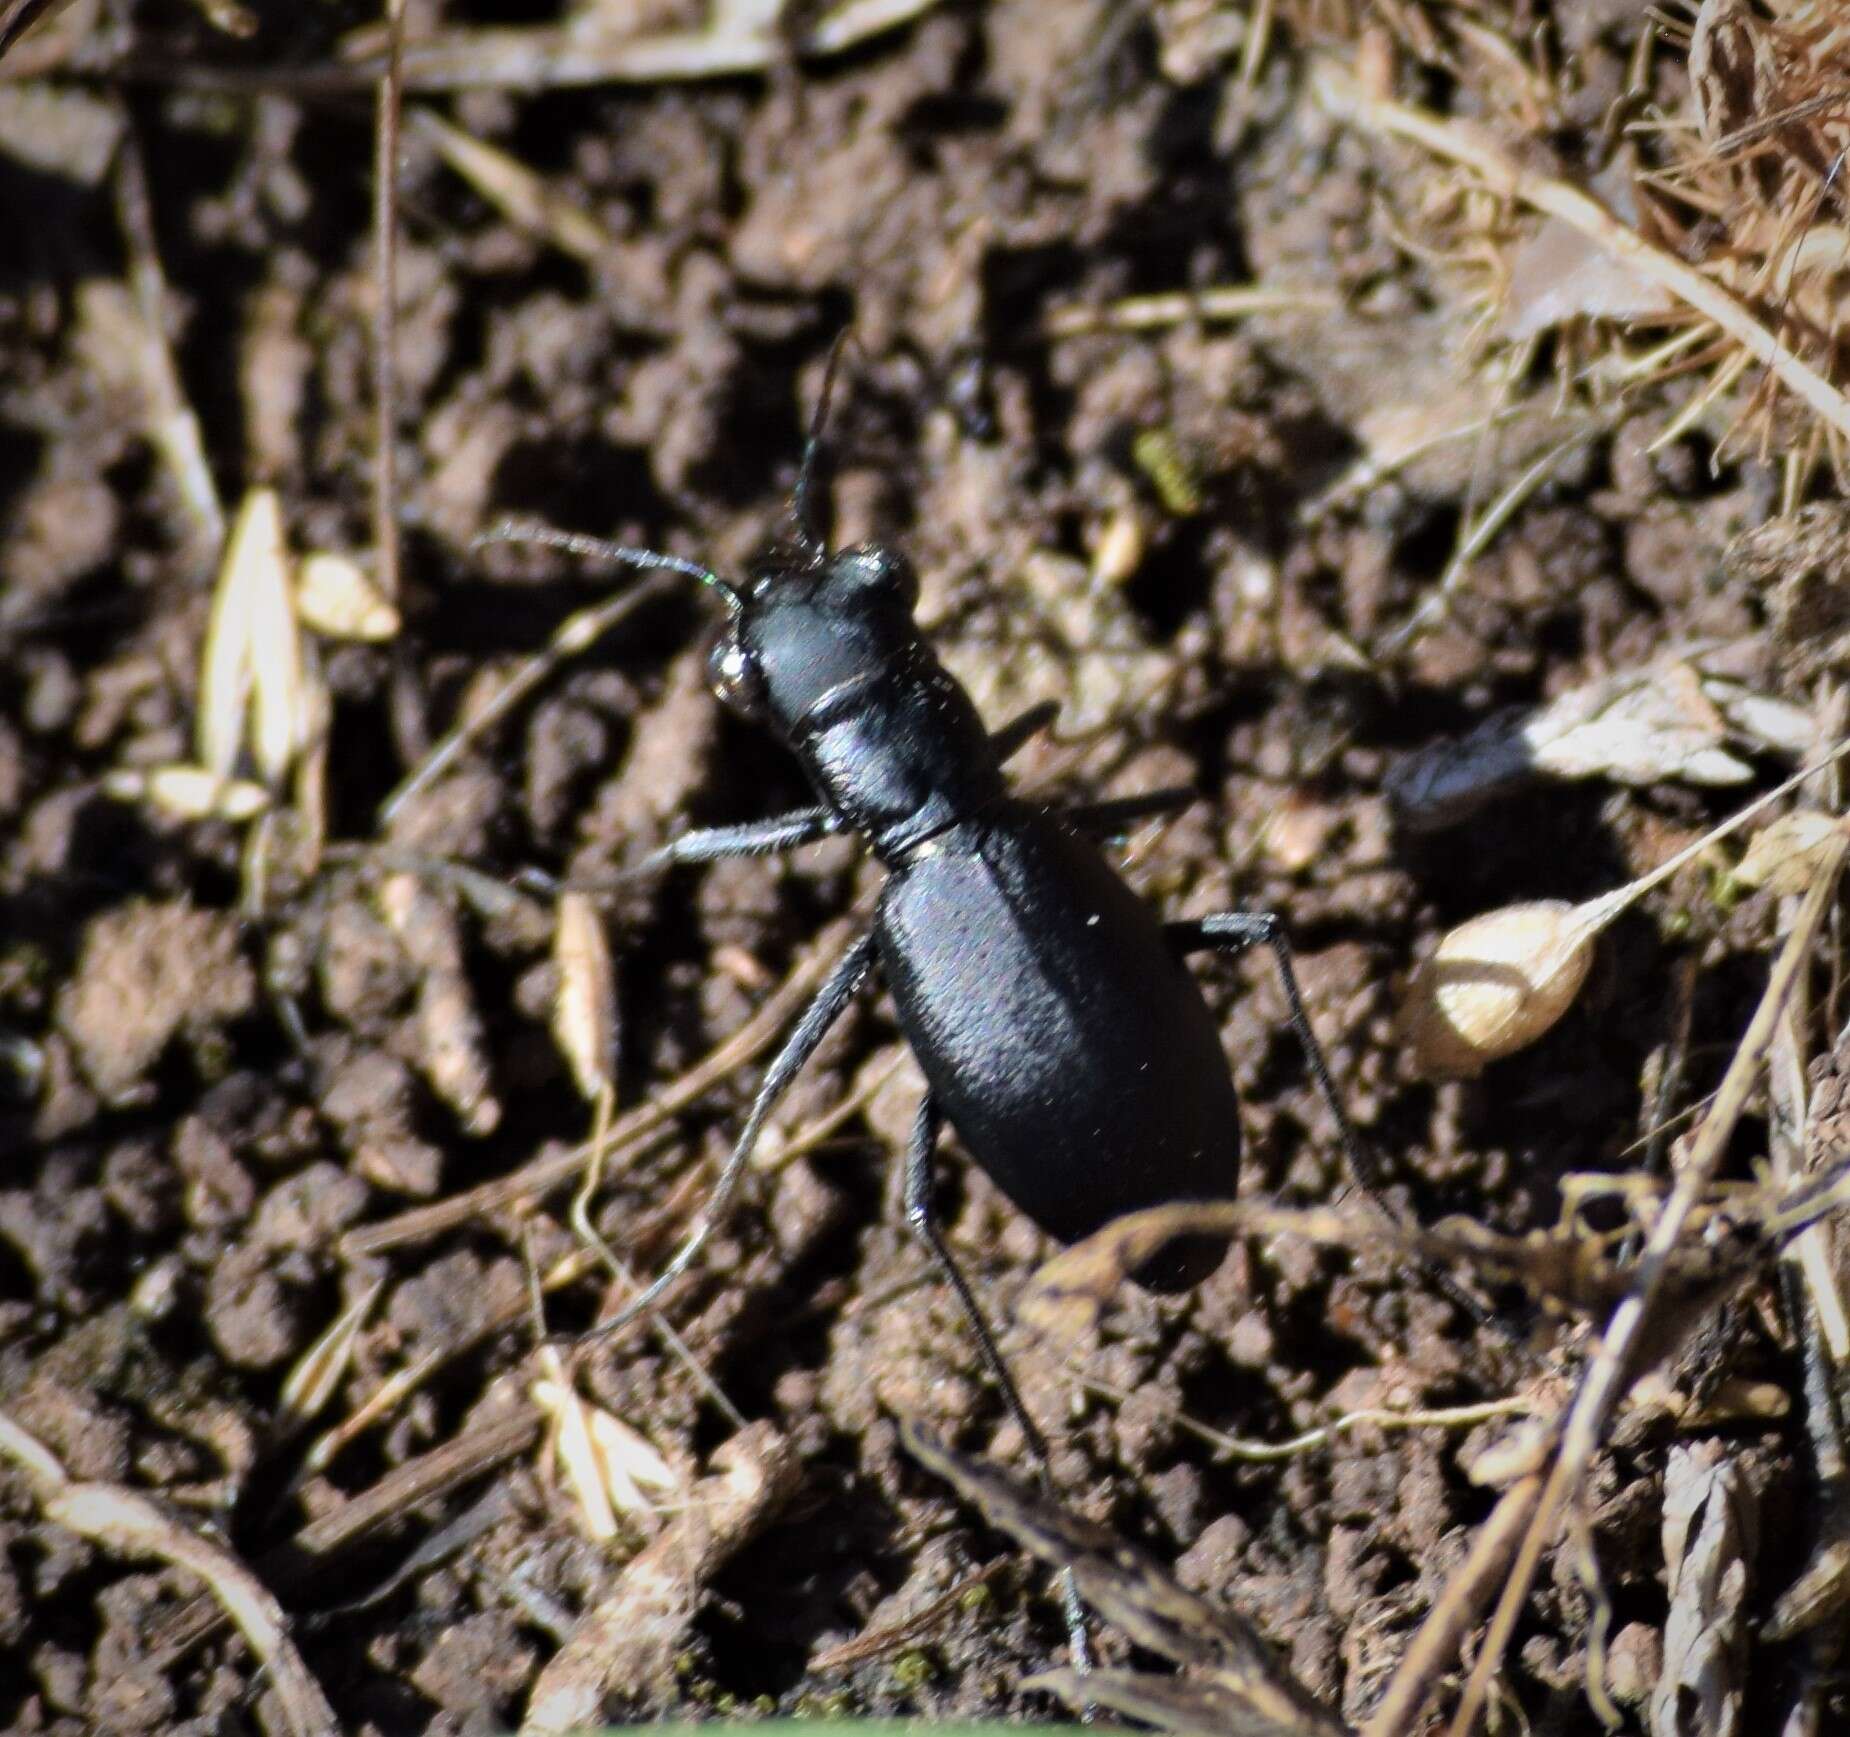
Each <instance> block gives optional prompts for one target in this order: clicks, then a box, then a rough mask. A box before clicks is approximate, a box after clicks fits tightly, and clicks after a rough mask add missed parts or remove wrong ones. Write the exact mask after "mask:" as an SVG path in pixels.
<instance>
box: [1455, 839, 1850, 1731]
mask: <svg viewBox="0 0 1850 1737" xmlns="http://www.w3.org/2000/svg"><path fill="white" fill-rule="evenodd" d="M1845 848H1846V846H1845V841H1844V840H1842V839H1839V840H1838V841H1837V843H1836V846H1835V848H1834V849H1833V850H1832V851H1831V852H1830V854H1829V858H1828V860H1827V862H1826V863H1825V864H1824V865H1822V866H1821V868H1820V870H1819V873H1818V877H1817V879H1816V880H1815V881H1814V882H1813V883H1812V887H1811V891H1810V892H1809V893H1808V894H1807V895H1806V897H1805V902H1804V904H1803V905H1802V906H1801V907H1800V908H1799V911H1798V914H1797V916H1796V918H1795V919H1794V922H1793V926H1792V930H1791V933H1790V934H1789V935H1788V936H1787V938H1786V944H1785V946H1784V948H1783V949H1782V951H1781V953H1780V956H1779V959H1778V961H1777V962H1776V963H1775V965H1774V967H1773V972H1772V975H1771V977H1770V978H1769V980H1768V982H1767V987H1766V992H1765V994H1764V995H1763V996H1762V997H1761V1001H1760V1006H1759V1008H1758V1009H1757V1010H1756V1011H1755V1014H1754V1017H1753V1020H1752V1021H1751V1022H1750V1024H1749V1025H1748V1028H1747V1032H1746V1034H1745V1035H1744V1036H1743V1037H1742V1039H1741V1044H1740V1047H1739V1049H1737V1050H1736V1051H1735V1055H1734V1059H1733V1060H1732V1061H1731V1062H1730V1063H1729V1066H1728V1070H1727V1072H1726V1074H1725V1075H1724V1076H1723V1079H1722V1083H1721V1086H1720V1089H1719V1090H1718V1091H1717V1093H1716V1096H1715V1102H1714V1104H1713V1105H1712V1106H1711V1108H1710V1111H1709V1114H1708V1116H1707V1118H1706V1119H1705V1120H1704V1122H1703V1124H1702V1127H1701V1129H1700V1131H1699V1132H1698V1134H1697V1135H1696V1138H1695V1141H1694V1143H1693V1145H1692V1146H1691V1148H1690V1152H1689V1156H1688V1158H1687V1159H1686V1160H1685V1162H1684V1165H1683V1168H1682V1169H1681V1171H1680V1172H1679V1174H1678V1176H1677V1181H1676V1186H1675V1188H1674V1189H1673V1191H1672V1193H1671V1196H1670V1199H1669V1200H1668V1201H1667V1202H1666V1204H1665V1207H1664V1211H1663V1214H1662V1216H1661V1217H1660V1218H1659V1219H1658V1221H1657V1224H1656V1226H1655V1227H1654V1228H1653V1230H1652V1233H1651V1236H1650V1239H1649V1241H1648V1242H1647V1243H1646V1244H1645V1248H1644V1252H1643V1255H1642V1256H1641V1258H1640V1260H1639V1263H1638V1272H1637V1276H1636V1279H1635V1281H1634V1283H1633V1286H1632V1289H1631V1290H1630V1292H1629V1293H1628V1294H1627V1296H1626V1298H1625V1300H1624V1301H1623V1302H1621V1303H1620V1304H1619V1306H1618V1307H1617V1308H1616V1309H1615V1310H1614V1311H1613V1313H1612V1316H1611V1318H1610V1320H1609V1321H1608V1322H1607V1324H1606V1330H1605V1333H1604V1334H1603V1336H1602V1340H1601V1345H1600V1351H1599V1355H1598V1357H1597V1358H1596V1359H1595V1360H1594V1362H1593V1363H1592V1365H1591V1366H1590V1367H1589V1368H1588V1371H1587V1373H1586V1376H1585V1377H1584V1378H1583V1380H1582V1381H1581V1384H1580V1388H1579V1391H1578V1392H1577V1393H1576V1395H1575V1398H1574V1403H1573V1406H1572V1408H1571V1409H1570V1411H1569V1413H1568V1418H1567V1422H1566V1424H1565V1426H1564V1428H1563V1432H1562V1442H1561V1449H1560V1452H1559V1454H1558V1455H1557V1457H1556V1460H1555V1464H1554V1467H1553V1469H1552V1471H1551V1472H1550V1473H1549V1477H1548V1482H1547V1485H1546V1487H1545V1488H1544V1490H1543V1492H1542V1499H1541V1502H1540V1504H1539V1506H1538V1509H1537V1512H1536V1515H1535V1519H1534V1520H1533V1522H1532V1523H1531V1524H1530V1527H1529V1533H1528V1536H1527V1537H1526V1538H1525V1539H1524V1540H1523V1547H1522V1550H1521V1551H1520V1553H1519V1554H1518V1556H1517V1559H1516V1563H1515V1565H1514V1567H1513V1568H1512V1570H1511V1572H1510V1578H1509V1583H1508V1585H1507V1586H1506V1587H1505V1589H1504V1594H1503V1598H1502V1600H1501V1601H1500V1602H1499V1604H1498V1606H1497V1611H1496V1615H1495V1616H1494V1617H1493V1618H1492V1620H1491V1628H1490V1633H1489V1635H1488V1636H1487V1637H1486V1639H1485V1642H1484V1647H1483V1650H1482V1652H1481V1653H1480V1654H1479V1655H1478V1661H1477V1665H1476V1667H1475V1668H1474V1669H1473V1671H1472V1673H1471V1677H1470V1680H1469V1681H1468V1683H1467V1684H1466V1686H1465V1694H1464V1698H1463V1701H1462V1702H1461V1704H1460V1706H1459V1708H1458V1712H1457V1716H1456V1717H1455V1718H1454V1719H1453V1721H1452V1725H1451V1731H1452V1737H1469V1734H1470V1732H1471V1731H1472V1729H1473V1728H1474V1727H1475V1725H1476V1723H1477V1719H1478V1715H1479V1713H1480V1712H1481V1711H1482V1710H1483V1707H1484V1702H1485V1700H1486V1698H1487V1696H1488V1695H1489V1692H1490V1687H1491V1683H1492V1681H1493V1679H1494V1678H1495V1676H1496V1673H1497V1672H1498V1671H1499V1670H1500V1669H1501V1667H1502V1662H1503V1655H1504V1652H1505V1650H1506V1648H1507V1647H1508V1645H1509V1640H1510V1636H1511V1634H1512V1633H1513V1631H1514V1629H1515V1625H1516V1619H1517V1616H1518V1614H1519V1613H1520V1611H1521V1609H1522V1606H1523V1603H1524V1601H1525V1600H1526V1599H1527V1598H1528V1595H1529V1588H1530V1587H1531V1586H1532V1585H1533V1584H1534V1581H1535V1575H1536V1571H1537V1569H1538V1568H1539V1567H1540V1565H1541V1556H1542V1552H1543V1550H1544V1549H1546V1548H1547V1545H1548V1542H1549V1540H1550V1539H1551V1538H1552V1537H1553V1535H1554V1532H1555V1529H1556V1527H1557V1526H1558V1524H1559V1522H1560V1519H1561V1515H1562V1513H1563V1511H1564V1510H1565V1509H1566V1507H1567V1505H1568V1504H1569V1503H1570V1502H1571V1501H1572V1500H1573V1499H1574V1497H1575V1495H1576V1494H1577V1493H1578V1492H1579V1490H1580V1487H1581V1483H1582V1480H1583V1479H1584V1478H1585V1476H1586V1473H1587V1469H1588V1467H1589V1466H1590V1465H1591V1463H1592V1459H1593V1455H1594V1453H1595V1452H1596V1451H1597V1450H1598V1447H1599V1443H1600V1441H1601V1440H1602V1439H1603V1437H1604V1434H1605V1428H1606V1424H1607V1421H1608V1420H1609V1418H1610V1417H1611V1415H1612V1412H1613V1409H1614V1408H1615V1407H1616V1406H1617V1405H1618V1403H1619V1400H1620V1399H1621V1397H1623V1395H1624V1393H1625V1390H1626V1388H1627V1387H1628V1386H1629V1385H1630V1384H1631V1381H1632V1379H1633V1378H1634V1377H1635V1376H1636V1375H1637V1374H1638V1373H1640V1370H1639V1366H1638V1365H1639V1356H1640V1352H1641V1350H1642V1349H1643V1347H1644V1345H1645V1344H1646V1341H1647V1336H1648V1334H1649V1332H1650V1330H1651V1329H1652V1327H1653V1325H1654V1323H1653V1319H1652V1317H1653V1312H1654V1310H1655V1308H1656V1305H1657V1302H1658V1298H1659V1293H1660V1291H1661V1290H1662V1289H1663V1286H1664V1281H1665V1279H1666V1277H1667V1276H1668V1274H1669V1272H1670V1270H1671V1266H1672V1263H1673V1261H1674V1258H1675V1255H1676V1252H1677V1248H1678V1245H1679V1243H1680V1241H1681V1239H1682V1236H1683V1233H1684V1229H1685V1227H1686V1226H1687V1224H1688V1222H1689V1219H1690V1215H1691V1213H1692V1212H1693V1210H1694V1208H1695V1205H1696V1202H1697V1200H1698V1198H1699V1196H1700V1195H1701V1194H1702V1192H1703V1190H1704V1189H1706V1188H1707V1186H1708V1185H1709V1182H1710V1180H1711V1179H1712V1178H1713V1176H1714V1173H1715V1169H1716V1166H1717V1165H1718V1164H1719V1163H1720V1162H1721V1157H1722V1153H1723V1151H1724V1149H1725V1147H1726V1145H1727V1141H1728V1139H1729V1137H1730V1135H1732V1133H1733V1131H1734V1126H1735V1122H1736V1120H1737V1119H1738V1118H1739V1116H1740V1113H1741V1110H1742V1108H1743V1107H1744V1106H1745V1104H1746V1101H1747V1096H1748V1093H1749V1091H1750V1090H1751V1089H1752V1085H1753V1081H1754V1079H1755V1078H1756V1077H1757V1075H1758V1073H1759V1070H1760V1064H1761V1061H1762V1060H1763V1059H1764V1057H1765V1055H1766V1052H1767V1049H1768V1047H1769V1046H1770V1045H1771V1043H1772V1040H1773V1035H1774V1030H1775V1027H1776V1025H1777V1022H1778V1020H1779V1016H1780V1012H1781V1010H1782V1009H1783V1008H1784V1006H1785V1002H1786V998H1787V997H1788V996H1789V995H1790V994H1791V993H1792V991H1793V988H1794V986H1795V985H1796V983H1797V981H1798V977H1799V973H1800V972H1801V970H1803V968H1804V966H1805V962H1806V960H1807V958H1808V957H1809V954H1810V951H1811V946H1812V942H1813V941H1814V939H1815V938H1816V936H1817V932H1818V927H1819V924H1820V923H1821V922H1822V921H1823V917H1824V911H1825V907H1826V905H1827V903H1828V902H1829V900H1830V896H1831V894H1832V892H1833V891H1834V890H1835V888H1836V885H1837V876H1838V873H1839V871H1840V870H1841V868H1842V866H1843V861H1844V854H1845Z"/></svg>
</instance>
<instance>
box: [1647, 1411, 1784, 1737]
mask: <svg viewBox="0 0 1850 1737" xmlns="http://www.w3.org/2000/svg"><path fill="white" fill-rule="evenodd" d="M1733 1453H1734V1450H1733V1448H1732V1446H1731V1445H1730V1444H1729V1443H1727V1442H1725V1441H1705V1442H1696V1443H1690V1444H1679V1445H1678V1446H1676V1447H1673V1448H1672V1449H1671V1450H1670V1460H1669V1463H1668V1465H1667V1466H1666V1468H1665V1472H1664V1566H1665V1569H1666V1570H1667V1572H1668V1576H1669V1581H1670V1614H1669V1617H1668V1619H1667V1620H1666V1621H1665V1624H1664V1668H1663V1674H1662V1675H1661V1676H1660V1677H1659V1678H1658V1680H1657V1688H1656V1690H1655V1691H1654V1692H1653V1694H1652V1696H1651V1709H1650V1719H1651V1727H1650V1728H1651V1733H1652V1737H1741V1732H1742V1730H1743V1726H1742V1723H1741V1714H1742V1687H1743V1669H1744V1666H1745V1662H1746V1657H1745V1655H1746V1647H1747V1640H1748V1634H1747V1626H1746V1603H1747V1592H1748V1586H1749V1583H1750V1578H1751V1573H1752V1562H1753V1557H1754V1555H1755V1553H1756V1551H1757V1550H1758V1548H1759V1538H1758V1531H1759V1526H1758V1514H1757V1512H1756V1508H1755V1503H1754V1496H1753V1491H1752V1488H1751V1486H1750V1484H1749V1482H1748V1480H1747V1479H1746V1478H1744V1477H1742V1475H1741V1473H1740V1469H1739V1467H1738V1466H1737V1465H1736V1463H1735V1461H1734V1458H1733Z"/></svg>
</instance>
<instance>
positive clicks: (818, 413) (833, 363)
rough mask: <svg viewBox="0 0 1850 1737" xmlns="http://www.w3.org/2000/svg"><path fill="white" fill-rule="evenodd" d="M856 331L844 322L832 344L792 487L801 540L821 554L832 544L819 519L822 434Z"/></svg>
mask: <svg viewBox="0 0 1850 1737" xmlns="http://www.w3.org/2000/svg"><path fill="white" fill-rule="evenodd" d="M853 335H854V330H853V328H852V327H850V326H844V327H842V329H841V331H840V333H839V334H838V335H837V336H836V339H835V342H834V343H833V344H831V345H830V346H829V359H828V363H827V365H826V366H825V367H824V368H823V370H822V393H821V396H820V397H818V398H817V400H816V408H815V411H814V413H813V414H812V415H811V416H810V419H809V437H808V438H807V439H806V440H805V441H804V442H803V462H802V463H801V464H800V465H798V466H797V483H796V487H795V488H794V489H792V490H791V491H790V516H791V517H792V518H793V519H795V520H796V523H797V540H798V541H799V542H800V543H801V544H802V545H803V547H804V549H805V550H807V551H809V552H810V553H812V554H817V555H821V554H826V553H827V552H828V545H827V543H825V542H824V540H823V536H822V531H821V528H820V527H819V526H818V525H817V523H816V512H815V506H816V503H815V488H816V459H817V456H818V455H819V454H820V453H821V451H822V436H823V433H824V431H825V430H826V429H827V428H828V425H829V404H830V400H831V399H832V398H833V397H834V395H835V371H836V368H837V367H838V366H839V364H840V362H841V353H842V351H843V350H845V349H847V347H848V341H849V339H850V338H851V337H853Z"/></svg>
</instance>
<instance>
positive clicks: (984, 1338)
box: [906, 1092, 1092, 1671]
mask: <svg viewBox="0 0 1850 1737" xmlns="http://www.w3.org/2000/svg"><path fill="white" fill-rule="evenodd" d="M943 1126H944V1117H943V1113H942V1112H941V1111H940V1110H939V1108H938V1106H937V1104H936V1103H934V1102H933V1101H932V1096H931V1093H930V1092H927V1093H926V1094H925V1098H924V1101H923V1102H922V1103H921V1104H920V1105H919V1113H918V1119H917V1120H916V1121H915V1122H914V1123H913V1124H912V1139H911V1142H910V1143H909V1144H908V1146H907V1148H906V1223H907V1225H908V1226H909V1227H910V1229H911V1231H912V1234H913V1235H914V1236H916V1237H917V1238H918V1239H919V1241H920V1242H921V1243H923V1244H924V1245H925V1252H926V1253H927V1254H929V1255H930V1256H931V1258H932V1263H933V1265H935V1266H936V1267H937V1269H938V1271H939V1272H940V1273H941V1274H942V1275H943V1276H944V1280H945V1282H946V1283H947V1284H948V1285H949V1286H950V1287H951V1292H952V1294H953V1295H954V1296H955V1297H956V1298H957V1306H958V1307H959V1308H960V1309H961V1310H962V1311H963V1316H964V1319H965V1321H966V1322H968V1323H969V1327H970V1331H971V1333H972V1334H974V1335H975V1338H976V1343H977V1349H978V1351H979V1353H980V1354H981V1356H982V1359H983V1366H984V1368H985V1369H987V1370H988V1371H989V1377H990V1379H991V1380H992V1381H993V1382H995V1384H996V1386H997V1387H998V1388H1000V1389H1001V1391H1002V1400H1003V1403H1004V1404H1005V1405H1006V1406H1007V1407H1008V1413H1009V1416H1010V1417H1012V1418H1013V1419H1014V1420H1015V1425H1016V1427H1017V1428H1018V1429H1019V1430H1020V1431H1021V1434H1022V1439H1023V1440H1024V1441H1025V1442H1026V1443H1027V1444H1028V1451H1029V1453H1031V1454H1032V1455H1033V1456H1034V1461H1035V1472H1036V1475H1037V1478H1038V1480H1039V1482H1040V1486H1041V1490H1042V1493H1043V1494H1044V1495H1046V1497H1047V1498H1048V1500H1050V1501H1051V1500H1053V1499H1054V1488H1053V1470H1052V1461H1051V1459H1050V1458H1049V1455H1048V1452H1047V1438H1046V1436H1044V1435H1043V1434H1042V1433H1041V1430H1040V1426H1039V1425H1038V1424H1037V1423H1036V1422H1035V1421H1034V1419H1033V1418H1032V1417H1030V1416H1029V1415H1028V1408H1027V1406H1026V1405H1024V1404H1023V1403H1022V1398H1021V1390H1020V1389H1019V1388H1018V1387H1017V1386H1016V1385H1015V1377H1014V1376H1013V1375H1011V1374H1010V1373H1009V1367H1008V1364H1007V1363H1006V1362H1004V1361H1003V1357H1002V1350H1001V1347H1000V1346H998V1345H997V1344H996V1337H995V1334H994V1333H992V1332H991V1331H990V1328H989V1322H988V1321H987V1320H986V1319H985V1317H984V1315H983V1311H982V1308H981V1306H980V1305H979V1304H978V1303H977V1300H976V1293H975V1292H974V1291H973V1290H971V1288H970V1281H969V1280H968V1279H966V1278H965V1277H964V1275H963V1270H962V1268H960V1267H959V1266H958V1264H957V1262H956V1261H955V1260H953V1259H952V1258H951V1250H950V1246H949V1245H948V1244H947V1243H946V1242H945V1240H944V1232H943V1231H942V1229H941V1228H940V1227H939V1224H938V1213H937V1208H936V1207H935V1206H934V1205H933V1204H932V1192H931V1184H932V1168H931V1157H932V1153H933V1152H934V1151H935V1150H936V1149H937V1145H938V1135H939V1133H940V1132H941V1130H942V1129H943ZM1060 1608H1061V1612H1062V1614H1063V1615H1064V1616H1065V1618H1066V1635H1067V1640H1068V1642H1069V1644H1070V1646H1071V1649H1072V1663H1073V1669H1074V1670H1076V1671H1088V1670H1090V1669H1091V1668H1092V1644H1091V1641H1090V1639H1089V1637H1088V1636H1087V1633H1086V1612H1085V1606H1084V1605H1083V1604H1081V1603H1080V1601H1079V1583H1078V1582H1077V1581H1076V1580H1075V1579H1074V1577H1073V1571H1072V1570H1071V1569H1070V1568H1068V1569H1063V1570H1062V1571H1061V1574H1060Z"/></svg>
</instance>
